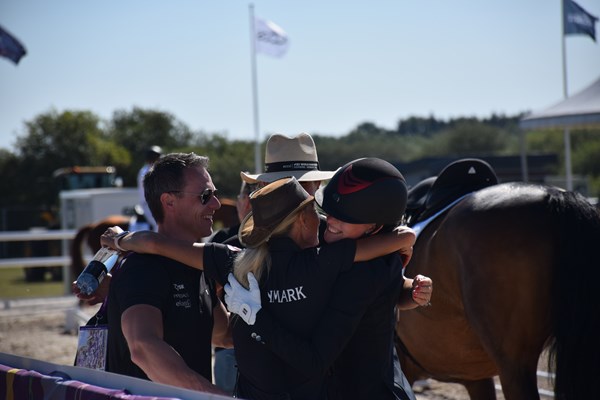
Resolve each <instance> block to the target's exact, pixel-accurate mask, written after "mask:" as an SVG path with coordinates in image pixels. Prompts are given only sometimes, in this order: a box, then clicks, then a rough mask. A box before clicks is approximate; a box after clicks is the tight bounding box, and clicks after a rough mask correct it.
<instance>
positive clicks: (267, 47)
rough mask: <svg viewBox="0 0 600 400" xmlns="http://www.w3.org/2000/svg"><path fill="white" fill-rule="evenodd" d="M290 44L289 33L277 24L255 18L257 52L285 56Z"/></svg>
mask: <svg viewBox="0 0 600 400" xmlns="http://www.w3.org/2000/svg"><path fill="white" fill-rule="evenodd" d="M289 44H290V41H289V39H288V36H287V33H285V31H284V30H283V29H281V27H279V26H278V25H277V24H275V23H274V22H271V21H266V20H263V19H260V18H254V48H255V49H256V52H257V53H263V54H266V55H269V56H271V57H277V58H279V57H283V55H284V54H285V53H286V52H287V49H288V47H289Z"/></svg>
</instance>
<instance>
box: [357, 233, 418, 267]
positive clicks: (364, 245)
mask: <svg viewBox="0 0 600 400" xmlns="http://www.w3.org/2000/svg"><path fill="white" fill-rule="evenodd" d="M416 240H417V236H416V235H415V232H414V231H413V230H412V229H411V228H409V227H407V226H399V227H397V228H395V229H394V230H393V231H392V232H389V233H380V234H378V235H374V236H369V237H366V238H362V239H358V240H357V241H356V254H355V255H354V262H359V261H368V260H372V259H374V258H377V257H381V256H384V255H386V254H390V253H393V252H395V251H398V252H400V253H401V254H403V255H405V257H408V259H410V255H412V247H413V245H414V244H415V241H416ZM406 263H408V260H405V265H406Z"/></svg>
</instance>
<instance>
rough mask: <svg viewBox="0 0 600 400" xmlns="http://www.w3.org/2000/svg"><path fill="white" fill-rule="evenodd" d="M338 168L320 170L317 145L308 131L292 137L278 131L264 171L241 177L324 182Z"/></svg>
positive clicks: (268, 149)
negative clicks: (289, 178)
mask: <svg viewBox="0 0 600 400" xmlns="http://www.w3.org/2000/svg"><path fill="white" fill-rule="evenodd" d="M334 173H335V171H320V170H319V158H318V157H317V147H316V146H315V142H314V140H313V138H312V137H311V136H310V135H309V134H308V133H300V134H299V135H298V136H296V137H289V136H285V135H282V134H279V133H275V134H273V135H271V137H270V138H269V140H267V147H266V149H265V172H264V173H262V174H255V175H252V174H248V173H245V172H241V173H240V176H241V177H242V179H243V180H244V181H246V182H248V183H257V182H273V181H276V180H278V179H281V178H285V177H289V176H293V177H295V178H296V179H297V180H298V181H300V182H310V181H323V180H327V179H329V178H331V177H332V176H333V174H334Z"/></svg>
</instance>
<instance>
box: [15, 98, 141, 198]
mask: <svg viewBox="0 0 600 400" xmlns="http://www.w3.org/2000/svg"><path fill="white" fill-rule="evenodd" d="M25 126H26V131H27V133H26V134H25V135H24V136H22V137H19V138H17V142H16V149H17V156H18V158H19V160H20V169H19V178H20V181H21V182H27V183H28V184H29V185H28V188H27V191H26V192H25V193H23V195H22V196H23V202H25V203H27V204H33V205H38V206H42V205H44V206H45V205H55V204H56V203H57V196H58V189H57V187H56V184H55V182H54V179H53V176H52V173H53V172H54V171H55V170H56V169H58V168H62V167H69V166H75V165H91V166H98V165H114V164H115V161H117V160H118V161H119V162H123V161H125V162H128V160H129V154H128V153H127V151H125V150H124V149H123V148H121V147H119V146H116V145H115V144H114V143H112V142H111V141H110V139H109V138H108V137H107V136H106V135H105V133H104V132H103V131H102V129H101V128H100V120H99V118H98V117H97V116H96V115H94V114H92V113H91V112H89V111H63V112H61V113H58V112H57V111H55V110H51V111H49V112H46V113H43V114H40V115H38V116H37V117H36V118H34V120H32V121H29V122H26V123H25ZM21 187H22V186H21Z"/></svg>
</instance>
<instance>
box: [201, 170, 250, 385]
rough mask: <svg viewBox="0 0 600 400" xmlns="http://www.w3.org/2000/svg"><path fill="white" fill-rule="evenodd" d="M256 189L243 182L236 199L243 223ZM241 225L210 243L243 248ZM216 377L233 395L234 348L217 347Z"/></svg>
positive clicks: (229, 228)
mask: <svg viewBox="0 0 600 400" xmlns="http://www.w3.org/2000/svg"><path fill="white" fill-rule="evenodd" d="M255 189H256V184H252V183H247V182H245V181H242V184H241V186H240V192H239V194H238V196H237V199H236V203H235V206H236V209H237V215H238V219H239V221H240V222H241V221H242V220H243V219H244V218H245V217H246V215H248V213H249V212H250V210H251V207H250V193H252V192H253V191H254V190H255ZM239 229H240V223H238V224H235V225H232V226H230V227H226V228H223V229H220V230H219V231H217V232H215V234H214V235H213V236H212V237H211V238H210V239H209V242H214V243H224V242H226V243H227V244H231V245H234V246H237V247H241V244H240V243H239V241H238V240H237V237H238V230H239ZM214 375H215V385H217V386H218V387H220V388H221V389H223V390H225V391H226V392H227V393H229V394H233V391H234V389H235V382H236V380H237V367H236V361H235V350H234V349H233V348H230V349H226V348H223V347H215V359H214Z"/></svg>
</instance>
